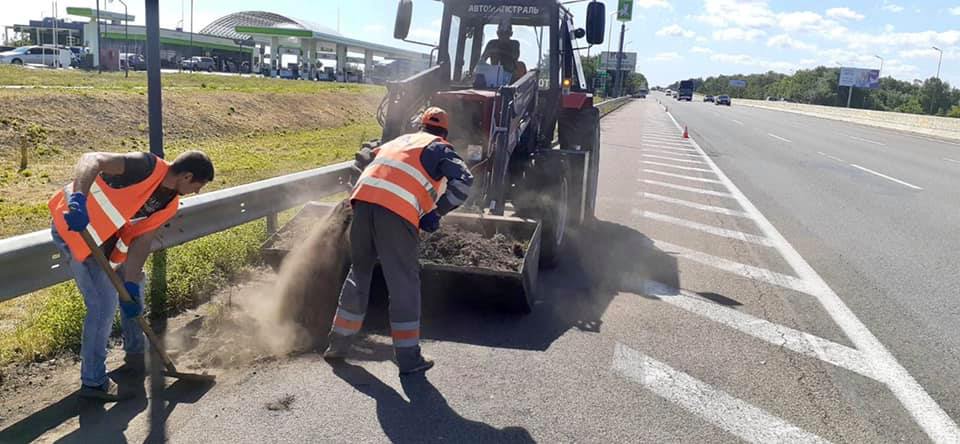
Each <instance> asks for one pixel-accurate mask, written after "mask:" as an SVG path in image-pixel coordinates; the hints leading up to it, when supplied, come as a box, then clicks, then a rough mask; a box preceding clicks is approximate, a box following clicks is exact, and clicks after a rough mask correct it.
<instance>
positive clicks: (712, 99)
mask: <svg viewBox="0 0 960 444" xmlns="http://www.w3.org/2000/svg"><path fill="white" fill-rule="evenodd" d="M703 101H704V102H713V101H714V98H713V96H703Z"/></svg>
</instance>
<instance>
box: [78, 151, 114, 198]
mask: <svg viewBox="0 0 960 444" xmlns="http://www.w3.org/2000/svg"><path fill="white" fill-rule="evenodd" d="M123 165H124V161H123V154H114V153H86V154H84V155H83V156H80V160H79V161H78V162H77V166H76V167H74V173H73V177H74V179H73V191H74V192H79V193H83V194H89V193H90V186H91V185H93V181H94V180H96V178H97V175H99V174H100V173H106V174H108V175H111V176H115V175H118V174H123Z"/></svg>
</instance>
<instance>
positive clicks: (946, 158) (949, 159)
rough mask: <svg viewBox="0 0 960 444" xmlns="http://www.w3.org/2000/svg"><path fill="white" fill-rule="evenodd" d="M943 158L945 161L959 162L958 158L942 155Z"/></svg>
mask: <svg viewBox="0 0 960 444" xmlns="http://www.w3.org/2000/svg"><path fill="white" fill-rule="evenodd" d="M943 160H946V161H947V162H953V163H960V160H956V159H951V158H949V157H944V158H943Z"/></svg>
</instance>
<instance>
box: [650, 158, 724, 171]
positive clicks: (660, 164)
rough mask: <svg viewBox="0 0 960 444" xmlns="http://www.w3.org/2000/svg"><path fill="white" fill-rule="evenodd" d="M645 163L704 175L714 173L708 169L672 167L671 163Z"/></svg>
mask: <svg viewBox="0 0 960 444" xmlns="http://www.w3.org/2000/svg"><path fill="white" fill-rule="evenodd" d="M643 163H645V164H647V165H658V166H662V167H667V168H676V169H678V170H687V171H700V172H704V173H712V172H713V170H709V169H706V168H694V167H685V166H677V165H671V164H669V163H663V162H654V161H652V160H644V161H643Z"/></svg>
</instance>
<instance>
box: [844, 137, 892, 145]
mask: <svg viewBox="0 0 960 444" xmlns="http://www.w3.org/2000/svg"><path fill="white" fill-rule="evenodd" d="M847 137H849V138H851V139H853V140H859V141H861V142H867V143H872V144H874V145H880V146H887V144H885V143H880V142H876V141H873V140H870V139H864V138H862V137H857V136H850V135H848V136H847Z"/></svg>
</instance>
